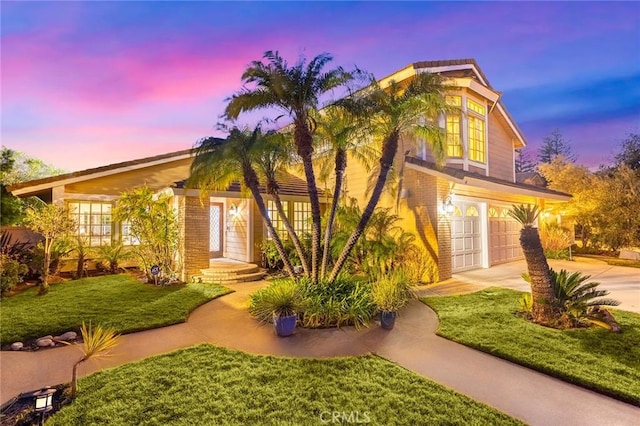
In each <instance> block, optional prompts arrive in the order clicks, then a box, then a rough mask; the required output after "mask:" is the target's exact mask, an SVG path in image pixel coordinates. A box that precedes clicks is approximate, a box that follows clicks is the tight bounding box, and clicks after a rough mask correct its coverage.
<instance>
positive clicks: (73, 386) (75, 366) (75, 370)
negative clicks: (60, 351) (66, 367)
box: [71, 357, 86, 400]
mask: <svg viewBox="0 0 640 426" xmlns="http://www.w3.org/2000/svg"><path fill="white" fill-rule="evenodd" d="M85 360H86V358H85V357H82V358H80V360H79V361H78V362H76V363H75V364H73V370H72V373H71V400H74V399H75V398H76V394H77V393H78V366H79V365H80V363H82V362H84V361H85Z"/></svg>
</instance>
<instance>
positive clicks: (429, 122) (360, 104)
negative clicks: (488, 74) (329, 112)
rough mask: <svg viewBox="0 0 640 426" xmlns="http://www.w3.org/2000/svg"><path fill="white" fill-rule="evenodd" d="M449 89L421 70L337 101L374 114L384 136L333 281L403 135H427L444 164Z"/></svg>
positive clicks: (374, 128)
mask: <svg viewBox="0 0 640 426" xmlns="http://www.w3.org/2000/svg"><path fill="white" fill-rule="evenodd" d="M447 90H450V88H449V87H447V86H446V85H445V84H444V80H443V78H442V77H441V76H439V75H435V74H429V73H421V74H418V75H416V76H415V77H414V78H413V79H412V80H411V81H410V82H408V83H404V82H403V83H402V84H401V83H398V82H396V81H391V82H390V83H389V85H388V86H387V87H383V86H382V85H381V84H380V83H379V82H377V81H373V82H372V84H371V86H370V87H368V88H367V89H365V90H362V91H360V92H359V93H357V94H356V95H354V96H352V97H349V98H345V99H343V100H341V101H338V104H340V105H343V106H344V107H346V108H348V109H352V110H355V111H358V112H359V113H360V114H363V115H364V116H369V117H371V123H370V130H371V132H372V134H373V136H374V138H376V139H378V140H381V142H382V149H381V155H380V161H379V168H378V177H377V178H376V183H375V186H374V187H373V191H372V192H371V197H370V198H369V202H368V203H367V205H366V207H365V208H364V210H363V213H362V217H361V218H360V222H359V223H358V226H357V227H356V229H355V230H354V231H353V233H352V234H351V236H350V238H349V240H348V241H347V244H346V245H345V247H344V249H343V250H342V253H340V256H339V257H338V259H337V260H336V263H335V264H334V266H333V270H332V271H331V275H330V276H329V280H330V281H333V280H335V278H336V277H337V276H338V274H339V273H340V270H341V269H342V268H343V267H344V264H345V262H346V260H347V258H348V257H349V252H350V251H351V249H352V248H353V246H354V245H355V244H356V242H357V241H358V238H360V235H361V234H362V232H363V231H364V229H365V227H366V224H367V222H368V221H369V219H370V218H371V215H372V214H373V211H374V209H375V207H376V205H377V204H378V201H379V200H380V196H381V195H382V191H383V189H384V186H385V183H386V181H387V175H388V174H389V171H390V170H391V168H392V166H393V161H394V159H395V156H396V153H397V151H398V144H399V140H400V136H401V135H402V134H405V135H407V136H417V137H421V138H424V139H425V141H427V143H429V144H430V146H431V151H432V153H433V155H434V157H435V159H436V162H437V163H438V164H441V163H442V162H443V161H444V157H445V152H446V144H445V141H446V140H445V133H444V130H443V129H442V128H440V127H439V126H438V117H439V116H440V115H441V114H443V113H446V112H448V111H451V110H452V109H453V108H452V107H449V106H448V105H447V103H446V100H445V95H446V93H447Z"/></svg>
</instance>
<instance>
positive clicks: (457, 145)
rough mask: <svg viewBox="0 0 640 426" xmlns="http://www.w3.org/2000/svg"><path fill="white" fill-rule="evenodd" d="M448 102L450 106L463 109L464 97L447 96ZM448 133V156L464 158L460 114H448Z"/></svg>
mask: <svg viewBox="0 0 640 426" xmlns="http://www.w3.org/2000/svg"><path fill="white" fill-rule="evenodd" d="M445 100H446V102H447V104H448V105H450V106H454V107H461V106H462V96H447V97H446V98H445ZM445 125H446V128H445V130H446V132H447V156H448V157H453V158H462V156H463V152H464V150H463V148H462V132H461V127H460V126H461V116H460V114H448V115H447V117H446V123H445Z"/></svg>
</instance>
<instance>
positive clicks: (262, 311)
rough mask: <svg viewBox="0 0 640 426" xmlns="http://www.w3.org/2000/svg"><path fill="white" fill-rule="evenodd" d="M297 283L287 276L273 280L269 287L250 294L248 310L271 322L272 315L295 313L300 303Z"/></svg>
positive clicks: (262, 319)
mask: <svg viewBox="0 0 640 426" xmlns="http://www.w3.org/2000/svg"><path fill="white" fill-rule="evenodd" d="M301 299H302V297H301V292H300V289H299V287H298V284H297V283H296V282H295V281H293V280H291V279H288V278H283V279H279V280H274V281H273V282H272V283H271V285H269V287H265V288H262V289H260V290H258V291H256V292H255V293H253V294H252V295H251V303H250V305H249V312H250V313H251V315H253V317H254V318H256V319H258V320H260V321H263V322H271V321H272V320H273V315H274V314H275V315H278V316H289V315H293V314H295V313H297V311H298V310H299V308H300V304H301Z"/></svg>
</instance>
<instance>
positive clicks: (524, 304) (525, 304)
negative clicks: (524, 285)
mask: <svg viewBox="0 0 640 426" xmlns="http://www.w3.org/2000/svg"><path fill="white" fill-rule="evenodd" d="M532 309H533V298H532V297H531V293H525V294H523V295H522V297H521V298H520V300H519V301H518V313H519V314H521V315H524V316H529V315H531V310H532Z"/></svg>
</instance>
